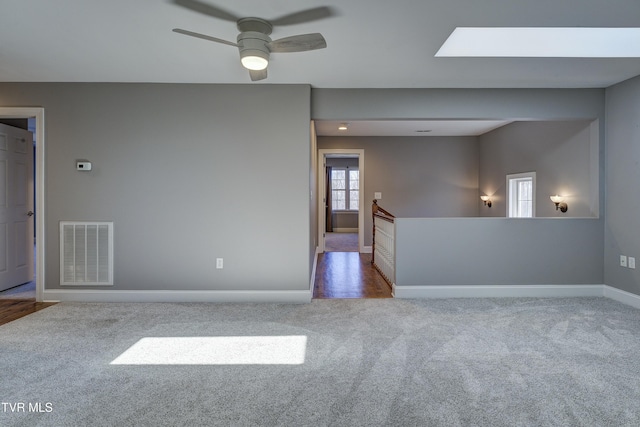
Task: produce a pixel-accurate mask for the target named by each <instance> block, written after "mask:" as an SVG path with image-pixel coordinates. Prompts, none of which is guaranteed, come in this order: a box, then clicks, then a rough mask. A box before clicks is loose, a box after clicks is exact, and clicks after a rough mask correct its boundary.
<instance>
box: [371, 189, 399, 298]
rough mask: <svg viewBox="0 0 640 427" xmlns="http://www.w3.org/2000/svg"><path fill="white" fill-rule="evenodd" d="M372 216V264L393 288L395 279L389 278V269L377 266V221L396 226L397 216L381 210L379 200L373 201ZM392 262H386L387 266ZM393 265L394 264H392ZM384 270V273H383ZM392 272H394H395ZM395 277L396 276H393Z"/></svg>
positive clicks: (393, 267)
mask: <svg viewBox="0 0 640 427" xmlns="http://www.w3.org/2000/svg"><path fill="white" fill-rule="evenodd" d="M371 215H372V219H373V239H372V244H371V264H372V265H373V266H374V267H375V269H376V270H378V272H379V273H380V274H381V275H382V277H384V279H385V281H386V282H387V283H388V284H389V286H392V284H393V283H392V282H393V280H394V277H388V273H389V268H388V267H387V268H381V267H380V266H378V265H377V264H376V259H375V256H376V220H381V221H386V222H388V223H391V224H394V223H395V216H394V215H393V214H391V213H390V212H389V211H387V210H385V209H383V208H381V207H380V206H378V201H377V200H375V199H374V200H373V205H372V206H371ZM389 261H390V260H385V262H387V264H388V263H389ZM392 264H393V263H392ZM391 268H392V269H393V270H395V266H393V265H391ZM383 270H384V271H383ZM393 270H392V271H393ZM385 271H386V272H387V274H385ZM393 275H394V276H395V274H393Z"/></svg>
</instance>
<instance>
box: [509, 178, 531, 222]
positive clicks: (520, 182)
mask: <svg viewBox="0 0 640 427" xmlns="http://www.w3.org/2000/svg"><path fill="white" fill-rule="evenodd" d="M507 189H508V192H507V209H508V211H507V215H508V216H509V217H511V218H533V217H534V216H535V200H536V173H535V172H527V173H518V174H513V175H507Z"/></svg>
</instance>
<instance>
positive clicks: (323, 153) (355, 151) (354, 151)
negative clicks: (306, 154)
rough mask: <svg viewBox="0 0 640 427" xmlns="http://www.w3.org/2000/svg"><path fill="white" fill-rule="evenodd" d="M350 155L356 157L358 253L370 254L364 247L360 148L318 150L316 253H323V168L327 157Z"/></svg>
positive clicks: (361, 151) (362, 178)
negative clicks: (358, 188) (358, 189)
mask: <svg viewBox="0 0 640 427" xmlns="http://www.w3.org/2000/svg"><path fill="white" fill-rule="evenodd" d="M340 154H344V155H350V156H354V155H357V156H358V170H359V171H360V172H359V179H358V181H359V186H360V191H359V204H360V209H359V211H358V251H359V252H360V253H366V252H371V249H369V250H367V248H365V246H364V209H366V207H365V204H364V200H365V198H364V149H361V148H321V149H319V150H318V177H317V182H318V253H324V233H325V227H326V209H325V200H324V196H325V192H326V188H325V173H326V171H325V168H326V158H327V155H340Z"/></svg>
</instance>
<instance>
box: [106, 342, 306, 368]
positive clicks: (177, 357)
mask: <svg viewBox="0 0 640 427" xmlns="http://www.w3.org/2000/svg"><path fill="white" fill-rule="evenodd" d="M306 348H307V337H306V336H304V335H291V336H238V337H146V338H142V339H141V340H140V341H138V342H137V343H135V344H134V345H132V346H131V347H130V348H129V349H127V350H126V351H125V352H124V353H122V354H121V355H120V356H118V357H117V358H116V359H115V360H114V361H113V362H111V365H302V364H304V360H305V356H306Z"/></svg>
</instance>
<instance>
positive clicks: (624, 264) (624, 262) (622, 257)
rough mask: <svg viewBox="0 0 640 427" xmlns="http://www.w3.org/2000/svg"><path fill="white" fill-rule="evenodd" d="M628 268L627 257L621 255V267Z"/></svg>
mask: <svg viewBox="0 0 640 427" xmlns="http://www.w3.org/2000/svg"><path fill="white" fill-rule="evenodd" d="M626 266H627V256H626V255H620V267H626Z"/></svg>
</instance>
